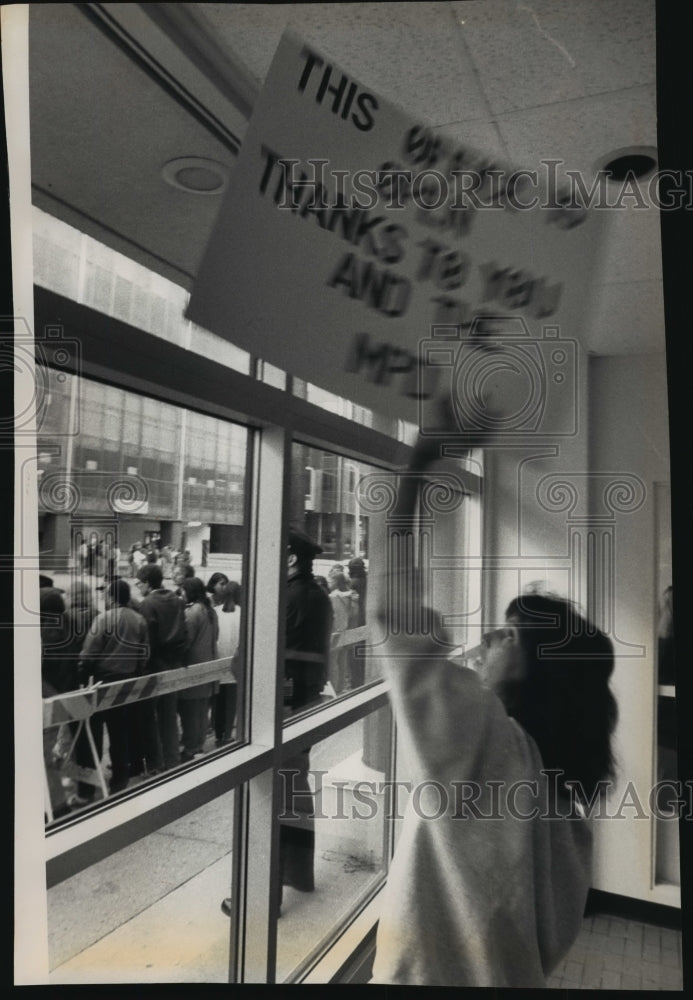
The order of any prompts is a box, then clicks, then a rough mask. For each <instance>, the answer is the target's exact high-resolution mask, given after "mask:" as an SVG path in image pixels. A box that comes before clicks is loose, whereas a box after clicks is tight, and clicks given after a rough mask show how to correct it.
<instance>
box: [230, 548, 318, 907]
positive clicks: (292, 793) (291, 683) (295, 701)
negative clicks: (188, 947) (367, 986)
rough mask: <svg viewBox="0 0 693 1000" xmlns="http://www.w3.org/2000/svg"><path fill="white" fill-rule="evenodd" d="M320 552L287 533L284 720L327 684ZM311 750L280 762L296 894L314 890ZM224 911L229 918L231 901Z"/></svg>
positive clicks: (288, 877)
mask: <svg viewBox="0 0 693 1000" xmlns="http://www.w3.org/2000/svg"><path fill="white" fill-rule="evenodd" d="M321 552H322V548H321V547H320V546H319V545H317V544H316V543H315V542H314V541H313V540H312V539H311V538H309V537H308V536H307V535H305V534H304V533H303V532H302V531H298V530H296V529H294V528H292V529H290V531H289V545H288V553H287V576H288V582H287V593H286V652H285V663H284V710H285V713H286V714H287V715H291V714H293V713H294V712H300V711H302V710H304V709H305V708H307V707H309V706H310V705H312V704H318V703H319V700H320V692H321V691H322V689H323V687H324V686H325V682H326V680H327V667H328V655H329V648H330V639H331V635H332V605H331V603H330V599H329V597H328V596H327V594H326V593H325V591H324V590H323V589H322V587H321V586H320V585H319V584H318V583H317V581H316V580H315V577H314V576H313V559H314V558H315V556H317V555H319V554H320V553H321ZM309 754H310V747H306V748H305V750H303V751H302V752H300V753H297V754H296V755H295V756H293V757H291V758H290V759H289V760H286V761H285V762H284V766H283V768H282V769H281V771H280V777H281V781H282V785H283V800H282V812H281V815H280V826H279V866H280V876H281V884H282V885H289V886H292V887H293V888H294V889H298V890H299V891H300V892H312V891H313V889H314V888H315V882H314V877H313V858H314V854H315V828H314V820H313V817H312V812H313V796H312V794H311V791H310V785H309V783H308V770H309V767H310V756H309ZM221 908H222V911H223V912H224V913H225V914H226V915H227V916H230V915H231V900H230V899H228V898H227V899H225V900H224V901H223V902H222V904H221Z"/></svg>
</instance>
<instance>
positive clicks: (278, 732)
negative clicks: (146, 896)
mask: <svg viewBox="0 0 693 1000" xmlns="http://www.w3.org/2000/svg"><path fill="white" fill-rule="evenodd" d="M254 453H255V463H254V470H255V478H254V482H253V485H252V496H253V497H254V499H255V503H254V509H253V516H252V524H251V539H252V549H251V558H250V560H249V570H250V580H249V593H250V594H251V595H252V600H251V608H250V614H249V623H250V624H251V632H250V634H249V636H248V649H249V650H250V653H251V657H250V662H251V663H252V671H251V690H250V719H249V723H250V736H251V739H252V740H253V742H256V741H257V742H259V743H263V744H265V745H267V746H271V747H272V748H273V750H274V753H273V755H272V766H271V767H270V768H269V769H268V770H265V771H264V772H263V773H262V774H257V775H255V776H254V777H253V778H252V779H251V780H250V781H249V782H248V785H247V789H246V790H245V792H244V794H243V797H242V807H241V808H242V815H241V817H240V819H239V822H240V824H241V828H242V830H243V838H242V842H241V844H239V845H238V848H242V854H243V856H242V858H241V859H240V862H239V869H238V878H237V880H236V881H237V883H238V897H237V898H236V899H235V900H234V906H235V908H236V915H237V925H236V928H237V948H238V960H237V963H236V975H237V976H238V978H239V979H240V981H241V982H251V983H273V982H274V978H275V969H276V955H277V916H278V892H277V890H278V887H279V823H278V820H277V816H278V813H279V802H280V799H279V775H278V772H277V765H278V763H279V747H280V744H281V736H282V722H283V678H284V670H283V662H284V645H285V631H286V629H285V618H286V586H285V583H286V579H285V578H286V571H285V568H286V558H285V554H286V545H287V527H286V524H285V518H284V511H285V509H287V507H288V497H289V475H290V466H291V432H290V428H288V427H269V428H265V429H264V430H263V431H261V432H259V433H258V434H257V435H256V436H255V440H254ZM232 950H233V949H232Z"/></svg>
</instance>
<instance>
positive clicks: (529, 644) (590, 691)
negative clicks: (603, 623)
mask: <svg viewBox="0 0 693 1000" xmlns="http://www.w3.org/2000/svg"><path fill="white" fill-rule="evenodd" d="M505 614H506V619H507V620H508V622H509V623H512V624H514V625H516V626H517V627H518V631H519V635H520V643H521V646H522V649H523V652H524V656H525V662H526V668H527V669H526V674H525V677H524V678H523V679H522V680H520V681H512V682H509V683H508V684H506V685H504V687H503V689H502V691H501V692H500V693H501V697H502V698H503V701H504V702H505V705H506V708H507V709H508V712H509V714H510V715H512V716H513V718H514V719H516V720H517V722H519V723H520V725H521V726H522V727H523V728H524V729H525V730H526V731H527V732H528V733H529V734H530V736H532V738H533V739H534V741H535V743H536V744H537V747H538V749H539V753H540V754H541V759H542V763H543V765H544V767H545V768H546V769H554V768H555V769H557V770H560V771H561V772H562V774H561V775H560V776H559V778H558V783H559V786H563V787H564V788H565V786H566V785H569V784H573V785H574V786H575V790H576V792H577V794H578V795H583V796H587V797H588V798H591V796H592V795H593V794H594V792H595V790H596V788H597V785H598V782H600V781H602V780H603V779H605V778H611V777H613V775H614V771H615V767H614V757H613V752H612V747H611V737H612V734H613V731H614V727H615V725H616V720H617V718H618V708H617V705H616V700H615V699H614V696H613V694H612V693H611V689H610V687H609V678H610V676H611V673H612V671H613V668H614V651H613V646H612V643H611V640H610V639H609V638H608V636H606V635H605V634H604V633H603V632H601V631H600V630H599V629H598V628H596V627H594V626H593V625H591V624H590V623H589V622H588V621H587V620H586V619H585V618H584V617H583V616H582V615H581V614H580V613H579V612H578V610H577V609H576V608H575V607H574V606H573V605H572V604H571V603H570V602H569V601H565V600H563V599H561V598H558V597H552V596H548V595H544V594H525V595H523V596H521V597H516V598H515V599H514V600H513V601H511V602H510V604H509V605H508V608H507V610H506V613H505Z"/></svg>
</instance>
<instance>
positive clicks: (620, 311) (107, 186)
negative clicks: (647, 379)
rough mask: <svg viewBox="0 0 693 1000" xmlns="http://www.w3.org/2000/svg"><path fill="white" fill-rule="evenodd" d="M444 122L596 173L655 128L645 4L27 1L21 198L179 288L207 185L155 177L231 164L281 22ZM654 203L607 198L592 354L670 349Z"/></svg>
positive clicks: (209, 217) (494, 150)
mask: <svg viewBox="0 0 693 1000" xmlns="http://www.w3.org/2000/svg"><path fill="white" fill-rule="evenodd" d="M287 25H291V26H293V27H294V28H295V29H296V30H298V32H299V33H301V34H302V35H304V36H305V37H306V38H307V40H309V41H312V42H313V43H314V44H315V45H316V46H317V47H318V48H320V49H321V50H323V51H324V52H325V53H326V54H327V55H331V56H332V57H333V58H334V59H335V60H336V61H337V62H338V63H339V65H340V66H341V67H342V68H343V69H345V70H346V71H347V72H349V73H350V75H352V76H354V77H356V78H357V79H360V80H361V81H362V82H363V83H364V84H365V85H367V86H369V87H370V88H371V89H373V90H374V91H376V92H377V93H380V94H381V95H382V96H383V97H385V98H388V99H389V100H391V101H394V102H396V103H398V104H400V105H401V106H402V107H403V108H405V109H406V110H408V111H410V112H412V113H413V114H414V115H416V116H417V117H419V118H423V119H425V120H428V121H429V122H430V123H431V124H433V125H434V126H436V127H439V128H441V129H444V130H445V131H446V132H448V133H450V134H451V135H452V136H453V137H458V138H464V139H465V140H466V142H468V143H469V144H471V145H473V146H477V147H478V148H480V149H482V150H484V151H488V152H489V153H490V154H493V155H496V156H499V157H501V158H502V159H503V160H505V161H506V162H510V163H513V164H516V165H517V166H520V167H528V168H532V167H536V166H537V165H538V164H539V161H540V160H542V159H545V158H552V159H559V158H560V159H563V160H565V162H566V164H567V166H569V167H571V168H574V169H578V170H581V171H583V172H584V174H585V175H586V177H587V178H589V177H590V176H593V175H594V173H595V171H596V169H597V166H598V165H599V164H600V163H603V162H604V159H605V157H606V156H607V154H609V153H610V152H612V151H613V150H616V149H622V148H625V147H632V146H651V147H654V146H656V144H657V132H656V101H655V95H656V91H655V9H654V0H630V2H628V3H625V4H624V3H623V0H571V2H568V0H530V2H527V3H525V2H522V0H467V2H450V3H345V4H341V3H340V4H336V3H335V4H328V3H317V4H233V3H231V4H206V3H201V4H185V3H175V4H167V3H162V4H125V3H124V4H119V3H109V4H31V5H30V86H31V156H32V182H33V198H34V202H35V204H37V205H38V206H39V207H41V208H43V209H45V210H46V211H48V212H50V213H52V214H53V215H57V216H58V217H60V218H61V219H63V220H64V221H66V222H69V223H70V224H72V225H74V226H76V227H77V228H78V229H81V230H82V231H84V232H87V233H89V234H90V235H92V236H94V237H96V238H97V239H99V240H101V241H102V242H104V243H106V244H107V245H109V246H111V247H112V248H114V249H116V250H119V251H121V252H123V253H125V254H126V255H128V256H129V257H131V258H133V259H135V260H137V261H139V262H140V263H142V264H144V265H146V266H147V267H149V268H151V269H153V270H156V271H158V272H159V273H161V274H164V275H165V276H167V277H169V278H171V279H172V280H173V281H175V282H177V283H178V284H181V285H183V286H185V287H186V288H190V287H191V286H192V282H193V280H194V276H195V274H196V271H197V267H198V265H199V262H200V260H201V256H202V253H203V251H204V248H205V245H206V243H207V240H208V238H209V235H210V232H211V230H212V227H213V224H214V220H215V217H216V213H217V211H218V208H219V204H220V199H219V198H218V197H214V196H212V197H209V196H207V197H200V196H196V195H191V194H189V193H186V192H184V191H180V190H177V189H175V188H173V187H171V186H169V185H168V184H166V183H165V182H164V181H163V179H162V176H161V171H162V168H163V166H164V164H165V163H167V162H168V161H169V160H172V159H175V158H177V157H184V156H201V157H207V158H210V159H213V160H216V161H219V162H221V163H224V164H226V165H227V166H228V167H229V168H230V169H233V164H234V160H235V157H236V154H237V151H238V149H239V148H240V145H241V144H242V140H243V134H244V132H245V128H246V125H247V120H248V115H249V114H250V112H251V109H252V106H253V103H254V100H255V98H256V97H257V94H258V93H259V91H260V88H261V87H262V82H263V80H264V78H265V75H266V73H267V70H268V68H269V65H270V62H271V60H272V56H273V54H274V51H275V49H276V47H277V44H278V42H279V39H280V37H281V34H282V32H283V30H284V28H285V26H287ZM660 254H661V248H660V234H659V215H658V212H657V211H656V210H655V209H654V208H649V209H647V210H642V209H640V210H638V209H635V208H633V207H629V208H624V209H621V210H619V211H611V212H609V219H608V227H607V244H606V253H605V260H604V267H603V269H602V275H601V280H600V285H599V289H598V291H597V296H598V299H597V303H598V304H597V310H596V317H595V321H594V324H593V327H592V330H591V331H590V333H589V335H588V337H587V346H588V348H589V349H590V350H591V351H593V352H594V353H597V354H602V355H614V354H616V355H619V354H648V353H653V352H659V351H662V350H664V321H663V303H662V276H661V258H660Z"/></svg>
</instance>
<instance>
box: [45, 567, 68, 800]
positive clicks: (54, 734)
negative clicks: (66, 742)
mask: <svg viewBox="0 0 693 1000" xmlns="http://www.w3.org/2000/svg"><path fill="white" fill-rule="evenodd" d="M41 583H42V584H43V580H42V581H41ZM62 595H63V592H62V591H61V590H59V589H58V588H57V587H54V586H53V581H52V580H51V581H50V582H49V583H48V584H46V585H45V586H43V585H42V586H41V587H40V589H39V601H40V610H41V617H40V624H41V695H42V697H43V698H53V697H54V696H55V695H57V694H62V693H63V692H65V691H69V690H70V680H69V677H70V669H71V666H70V663H69V660H66V658H65V655H64V650H65V646H66V643H67V638H68V631H67V627H66V625H65V602H64V601H63V596H62ZM57 738H58V729H57V728H55V727H54V726H51V727H50V728H48V729H44V730H43V760H44V766H45V769H46V781H47V784H48V793H49V795H50V800H51V809H52V812H53V818H54V819H58V818H59V817H60V816H65V815H67V814H68V813H69V812H70V806H69V805H68V802H67V799H66V796H65V790H64V788H63V786H62V782H61V780H60V770H59V768H58V766H57V761H56V757H55V753H54V747H55V744H56V740H57ZM46 819H48V816H46Z"/></svg>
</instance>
